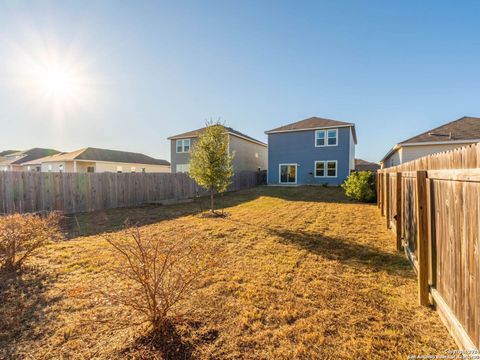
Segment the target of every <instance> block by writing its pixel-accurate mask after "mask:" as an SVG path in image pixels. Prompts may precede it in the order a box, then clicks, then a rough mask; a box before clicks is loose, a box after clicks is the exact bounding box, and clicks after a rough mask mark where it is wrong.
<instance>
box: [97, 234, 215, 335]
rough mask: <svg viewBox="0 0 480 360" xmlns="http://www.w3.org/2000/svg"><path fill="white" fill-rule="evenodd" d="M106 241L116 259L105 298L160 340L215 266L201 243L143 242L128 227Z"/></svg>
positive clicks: (211, 255)
mask: <svg viewBox="0 0 480 360" xmlns="http://www.w3.org/2000/svg"><path fill="white" fill-rule="evenodd" d="M106 240H107V241H108V242H109V243H110V245H112V246H113V248H114V250H115V252H116V254H117V255H118V258H117V262H116V263H115V264H112V263H111V264H110V270H111V271H113V273H114V275H115V279H116V280H115V282H114V283H113V288H111V289H109V290H108V293H105V295H106V296H107V297H108V298H110V300H112V301H114V302H117V303H119V304H121V305H124V306H127V307H129V308H131V309H133V310H134V311H136V312H138V313H139V314H140V315H142V318H143V320H142V321H140V323H149V324H150V325H151V328H152V330H153V334H156V335H162V334H165V333H166V332H167V331H168V328H169V323H170V321H169V320H170V318H171V317H173V316H175V315H178V314H179V312H178V311H179V307H180V304H181V302H182V301H183V300H185V299H186V298H187V297H189V296H191V294H192V292H193V291H194V290H195V288H196V286H197V285H198V282H199V280H200V278H201V277H202V276H203V275H204V274H205V273H206V272H208V271H210V270H211V269H212V268H213V267H214V266H215V265H216V264H217V262H216V261H214V260H213V259H214V256H213V254H214V252H212V251H209V250H208V249H207V246H206V245H205V243H203V242H202V243H199V242H195V241H194V240H188V239H164V238H161V237H144V236H143V235H142V234H141V232H140V230H139V229H138V227H136V226H133V227H130V226H128V225H127V227H126V229H125V230H124V232H123V234H121V235H120V236H116V235H107V236H106ZM215 258H218V253H217V254H215ZM117 280H118V281H117ZM132 325H134V324H132Z"/></svg>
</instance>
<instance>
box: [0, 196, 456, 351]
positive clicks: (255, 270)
mask: <svg viewBox="0 0 480 360" xmlns="http://www.w3.org/2000/svg"><path fill="white" fill-rule="evenodd" d="M225 202H226V206H227V209H226V211H227V213H228V216H227V217H225V218H201V217H199V216H198V211H196V209H197V205H195V204H183V205H175V206H169V207H145V208H136V209H124V210H114V211H109V212H105V213H101V214H95V215H83V216H80V217H78V219H77V221H72V225H71V226H72V229H73V230H74V231H76V232H77V233H80V234H82V233H83V234H89V235H88V236H82V235H78V236H77V237H75V238H72V239H71V240H69V241H64V242H61V243H57V244H53V245H50V246H48V247H47V248H46V251H45V252H42V255H41V257H39V258H36V259H35V262H34V263H33V264H32V265H35V266H37V267H38V268H39V269H42V271H41V272H38V271H37V272H35V271H33V270H32V271H28V272H26V273H24V274H21V275H19V276H20V278H21V279H15V280H11V281H9V282H4V281H2V285H1V286H2V288H1V289H0V290H1V291H2V294H1V296H2V297H4V298H8V299H9V301H3V302H0V311H2V312H1V313H0V316H2V317H4V316H6V314H7V313H8V314H10V312H9V311H13V309H15V307H13V304H22V306H20V307H19V308H18V307H17V308H16V309H17V310H16V311H17V312H16V316H15V317H14V319H10V320H11V321H10V323H9V325H8V326H7V327H5V326H3V327H1V326H0V348H2V349H4V351H5V355H6V356H12V357H13V356H18V357H20V358H40V359H50V358H65V359H68V358H74V359H89V358H99V359H107V358H108V359H113V358H145V359H147V358H159V359H161V358H165V357H167V358H182V359H183V358H205V359H206V358H215V359H219V358H221V359H235V358H247V359H295V358H298V359H302V358H305V359H382V360H383V359H404V358H406V356H407V355H408V354H433V353H440V352H442V351H443V350H445V349H452V348H455V345H454V343H453V341H452V340H451V338H450V337H449V335H448V333H447V331H446V330H445V328H444V327H443V325H442V324H441V322H440V320H439V318H438V315H437V314H436V313H435V312H434V311H432V310H430V309H427V308H422V307H420V306H418V305H417V293H416V278H415V275H414V273H413V271H412V270H411V268H410V266H409V264H408V262H407V261H406V260H405V259H404V257H403V255H402V254H399V253H396V251H395V248H394V244H395V242H394V239H393V235H392V234H391V233H390V232H389V231H387V230H386V229H385V226H384V219H382V218H380V216H379V213H378V209H377V208H376V207H375V205H369V204H358V203H353V202H350V201H347V200H346V199H345V198H344V197H343V195H342V190H340V189H331V188H291V189H285V188H266V187H264V188H256V189H253V190H248V191H242V192H238V193H236V194H230V195H228V196H226V198H225ZM125 217H131V218H133V219H135V220H137V221H141V222H142V223H143V224H144V225H143V226H142V227H141V230H142V232H144V233H145V234H148V235H149V236H154V235H161V236H173V235H175V236H178V235H179V234H180V235H182V236H185V237H193V236H195V237H197V238H198V239H200V240H203V241H209V242H210V241H211V242H212V243H214V244H217V245H220V246H221V247H222V250H223V252H224V256H225V257H226V261H225V262H224V263H223V266H221V267H220V268H219V269H218V271H216V272H215V274H213V275H211V276H209V277H208V278H206V279H205V280H204V282H203V283H202V287H201V289H200V290H199V291H198V292H197V293H196V295H195V296H194V297H192V299H190V300H188V301H186V302H185V303H184V304H183V305H182V306H184V307H185V309H187V310H188V309H196V311H194V312H193V313H191V315H190V316H189V317H188V318H178V319H175V321H174V324H173V326H172V337H171V339H170V340H169V341H170V344H171V347H170V348H169V349H170V350H169V351H168V352H167V353H166V354H165V353H162V352H161V351H156V350H152V349H151V348H152V344H151V343H150V342H149V340H148V339H149V338H148V336H146V337H142V336H141V335H148V334H143V333H141V332H139V331H140V330H139V329H135V328H120V327H119V328H115V327H112V323H111V322H110V321H109V320H110V319H112V318H115V319H117V320H121V321H122V322H128V321H131V322H134V320H135V319H134V314H133V313H131V312H130V311H129V310H128V309H126V308H122V307H120V306H112V305H111V304H109V303H108V301H107V300H105V299H104V298H102V297H101V296H99V295H97V293H96V292H95V291H94V290H93V289H94V286H92V285H93V284H95V286H97V287H98V286H100V287H102V286H104V287H107V286H108V284H109V283H110V281H111V280H112V279H108V278H106V277H107V276H106V274H107V272H105V261H108V259H109V256H111V252H110V251H109V249H108V244H107V242H106V241H105V240H104V239H103V238H102V232H104V231H114V229H112V226H117V225H120V224H121V223H122V222H123V220H124V218H125ZM44 269H46V270H44ZM14 290H15V291H14ZM22 293H23V294H25V296H22V295H21V294H22ZM153 345H155V344H153ZM175 349H176V350H175ZM164 351H165V350H164ZM176 351H177V352H176ZM0 354H1V353H0Z"/></svg>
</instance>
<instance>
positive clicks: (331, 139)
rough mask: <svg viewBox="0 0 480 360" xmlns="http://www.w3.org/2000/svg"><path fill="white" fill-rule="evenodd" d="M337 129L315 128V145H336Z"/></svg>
mask: <svg viewBox="0 0 480 360" xmlns="http://www.w3.org/2000/svg"><path fill="white" fill-rule="evenodd" d="M337 138H338V129H330V130H316V131H315V146H316V147H319V146H337V143H338V141H337Z"/></svg>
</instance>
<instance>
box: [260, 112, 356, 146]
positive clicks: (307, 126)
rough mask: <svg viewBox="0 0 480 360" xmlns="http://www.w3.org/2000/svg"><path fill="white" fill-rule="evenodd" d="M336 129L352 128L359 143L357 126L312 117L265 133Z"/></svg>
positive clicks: (354, 137)
mask: <svg viewBox="0 0 480 360" xmlns="http://www.w3.org/2000/svg"><path fill="white" fill-rule="evenodd" d="M336 127H351V128H352V132H353V139H354V141H355V144H356V143H357V134H356V132H355V124H353V123H347V122H344V121H338V120H332V119H325V118H320V117H310V118H308V119H304V120H300V121H297V122H294V123H291V124H287V125H284V126H280V127H278V128H275V129H272V130H268V131H265V134H274V133H280V132H292V131H303V130H317V129H326V128H336Z"/></svg>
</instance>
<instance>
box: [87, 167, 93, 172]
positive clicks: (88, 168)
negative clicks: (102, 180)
mask: <svg viewBox="0 0 480 360" xmlns="http://www.w3.org/2000/svg"><path fill="white" fill-rule="evenodd" d="M94 172H95V168H94V167H93V166H87V173H94Z"/></svg>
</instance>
